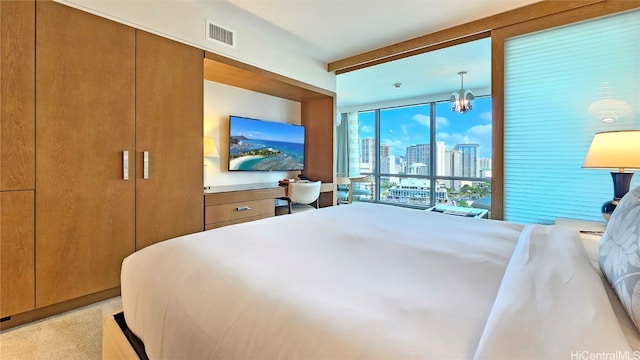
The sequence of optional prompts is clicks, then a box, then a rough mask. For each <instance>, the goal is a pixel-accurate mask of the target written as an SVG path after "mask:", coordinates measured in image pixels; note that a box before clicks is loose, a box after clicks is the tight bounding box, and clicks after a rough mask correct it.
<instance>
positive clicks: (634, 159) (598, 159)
mask: <svg viewBox="0 0 640 360" xmlns="http://www.w3.org/2000/svg"><path fill="white" fill-rule="evenodd" d="M582 167H583V168H599V169H619V171H620V172H624V169H625V168H626V169H640V130H621V131H607V132H600V133H597V134H595V135H594V137H593V141H592V142H591V146H590V147H589V151H588V152H587V156H586V157H585V159H584V163H583V164H582Z"/></svg>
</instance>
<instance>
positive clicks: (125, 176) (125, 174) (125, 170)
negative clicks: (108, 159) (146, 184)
mask: <svg viewBox="0 0 640 360" xmlns="http://www.w3.org/2000/svg"><path fill="white" fill-rule="evenodd" d="M122 180H129V152H128V151H127V150H124V151H122Z"/></svg>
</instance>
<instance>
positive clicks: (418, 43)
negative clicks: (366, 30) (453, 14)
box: [327, 0, 610, 74]
mask: <svg viewBox="0 0 640 360" xmlns="http://www.w3.org/2000/svg"><path fill="white" fill-rule="evenodd" d="M602 1H607V0H576V1H573V0H570V1H566V0H545V1H541V2H538V3H534V4H531V5H527V6H523V7H521V8H518V9H514V10H510V11H506V12H503V13H500V14H497V15H493V16H489V17H486V18H482V19H479V20H475V21H472V22H469V23H466V24H462V25H457V26H454V27H450V28H447V29H444V30H440V31H436V32H434V33H430V34H427V35H423V36H419V37H417V38H413V39H410V40H406V41H402V42H399V43H397V44H393V45H389V46H385V47H382V48H379V49H376V50H371V51H368V52H365V53H362V54H359V55H354V56H351V57H348V58H345V59H342V60H337V61H334V62H331V63H329V64H328V66H327V70H328V71H329V72H332V71H334V72H336V73H337V74H341V73H345V72H349V71H353V70H357V69H362V68H365V67H369V66H372V65H377V64H381V63H385V62H388V61H393V60H398V59H401V58H405V57H408V56H413V55H416V54H420V53H424V52H428V51H431V50H437V49H440V48H443V47H447V46H450V45H455V44H456V43H461V42H466V41H470V40H474V39H475V38H477V37H486V34H488V33H490V31H491V30H494V29H498V28H501V27H505V26H510V25H514V24H517V23H521V22H525V21H529V20H533V19H537V18H540V17H543V16H547V15H551V14H556V13H560V12H563V11H567V10H571V9H575V8H579V7H582V6H587V5H590V4H593V3H597V2H602ZM609 1H610V0H609Z"/></svg>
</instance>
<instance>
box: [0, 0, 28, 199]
mask: <svg viewBox="0 0 640 360" xmlns="http://www.w3.org/2000/svg"><path fill="white" fill-rule="evenodd" d="M34 36H35V2H33V1H0V44H1V45H2V46H0V118H1V119H2V122H1V123H0V190H24V189H33V186H34V146H35V144H34V138H35V129H34V127H35V123H34V110H33V104H34V95H35V89H34V76H35V70H34V66H35V40H34Z"/></svg>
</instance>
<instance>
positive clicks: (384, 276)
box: [122, 203, 629, 359]
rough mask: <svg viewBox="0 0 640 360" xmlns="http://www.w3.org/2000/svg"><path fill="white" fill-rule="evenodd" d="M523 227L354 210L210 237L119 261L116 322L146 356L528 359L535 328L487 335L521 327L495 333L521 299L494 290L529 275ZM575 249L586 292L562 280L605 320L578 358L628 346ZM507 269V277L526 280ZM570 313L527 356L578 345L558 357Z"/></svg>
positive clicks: (568, 238)
mask: <svg viewBox="0 0 640 360" xmlns="http://www.w3.org/2000/svg"><path fill="white" fill-rule="evenodd" d="M523 228H524V227H523V226H522V225H518V224H512V223H507V222H499V221H491V220H484V219H468V218H461V217H455V216H449V215H443V214H437V213H433V212H426V211H418V210H411V209H404V208H397V207H392V206H383V205H373V204H366V203H355V204H351V205H347V206H337V207H330V208H323V209H320V210H316V211H311V212H304V213H300V214H294V215H287V216H280V217H275V218H270V219H264V220H259V221H255V222H251V223H244V224H239V225H234V226H229V227H224V228H219V229H215V230H210V231H206V232H203V233H197V234H193V235H189V236H185V237H181V238H176V239H173V240H169V241H165V242H162V243H159V244H156V245H153V246H150V247H147V248H145V249H143V250H141V251H139V252H136V253H134V254H133V255H131V256H129V257H128V258H127V259H125V261H124V263H123V268H122V302H123V309H124V314H125V319H126V321H127V323H128V325H129V327H130V329H131V330H132V331H133V332H134V333H135V334H136V335H137V336H138V337H140V338H141V339H142V340H143V342H144V343H145V347H146V351H147V354H148V355H149V357H150V358H152V359H160V358H220V359H229V358H292V357H295V358H305V359H310V358H343V359H344V358H395V359H398V358H437V359H444V358H447V359H470V358H473V357H478V358H487V357H493V355H495V354H500V355H504V354H510V355H518V354H520V357H530V356H527V354H529V352H526V353H525V352H519V353H515V354H514V349H516V350H517V349H519V348H518V345H517V344H516V343H515V341H521V342H522V341H525V342H528V341H531V338H530V337H531V336H535V335H536V331H537V330H536V329H537V328H533V330H530V331H528V332H527V333H526V336H524V335H522V332H519V333H520V335H522V336H520V335H518V336H513V337H512V343H511V344H510V346H509V347H508V348H506V349H505V348H504V347H503V346H498V345H503V344H500V340H499V337H496V336H494V335H492V333H495V334H499V336H504V334H505V331H506V333H509V334H510V332H509V328H510V327H511V328H514V327H521V326H525V327H526V326H527V323H522V322H517V321H516V322H514V323H513V324H511V325H505V326H499V325H498V324H502V323H503V322H504V319H505V318H506V319H510V321H513V319H512V318H510V317H509V314H510V311H511V310H510V309H511V308H510V307H509V306H507V305H508V303H509V302H514V301H515V300H517V299H519V296H518V292H519V291H524V290H526V291H531V289H528V288H527V287H526V286H525V287H524V288H523V287H522V286H524V285H517V284H516V285H514V284H511V285H508V284H503V281H502V279H503V275H504V274H505V270H506V269H508V268H509V269H512V268H513V269H517V270H518V271H525V272H529V271H531V270H532V269H533V268H531V267H529V266H527V265H522V262H523V261H524V264H527V258H526V257H525V258H524V260H523V257H522V255H520V256H517V257H516V258H518V259H519V262H520V263H519V264H514V265H509V263H510V258H511V255H512V253H513V252H514V248H516V244H518V239H520V238H521V237H522V236H521V234H522V233H523V232H522V230H523ZM554 228H555V227H554ZM524 233H525V234H526V233H527V232H524ZM529 233H530V231H529ZM551 235H552V237H553V239H554V241H558V242H561V241H565V242H567V243H569V244H572V243H575V242H578V244H579V241H580V240H579V239H578V238H577V233H576V234H567V233H566V232H563V233H552V234H551ZM573 235H575V237H574V236H573ZM536 236H537V235H536ZM525 238H527V239H528V238H529V237H528V236H525ZM525 241H531V240H530V239H528V240H525ZM519 246H524V245H519ZM566 248H567V249H570V250H567V251H574V250H575V248H576V246H571V245H569V246H566ZM563 251H564V250H563ZM575 251H577V253H576V255H572V256H574V257H576V258H577V259H582V261H584V262H586V264H587V265H588V266H587V267H586V268H585V267H584V266H578V269H579V271H580V272H584V271H586V272H587V273H589V271H590V273H591V274H592V275H595V276H594V277H592V276H590V275H580V276H577V278H580V279H581V281H585V282H586V284H585V283H582V282H581V283H572V282H570V283H571V285H572V286H573V289H574V290H575V291H581V290H580V289H582V288H583V287H587V288H589V291H590V293H589V295H588V298H587V299H585V298H583V297H582V296H580V300H581V301H582V303H584V304H585V305H582V306H581V307H580V310H579V311H581V312H584V311H585V310H584V309H585V308H586V309H590V310H589V311H593V312H596V310H595V309H598V310H597V314H598V318H599V321H600V322H599V324H600V323H602V324H604V325H606V328H605V329H606V331H600V330H598V329H596V330H593V331H591V332H590V333H589V334H588V335H589V336H597V337H600V339H599V340H598V341H597V344H598V346H597V347H594V348H591V347H589V346H588V344H589V343H590V340H589V338H588V337H585V338H581V339H580V342H579V343H576V344H575V345H576V346H577V347H579V348H576V351H592V350H593V351H596V350H597V351H605V350H606V351H629V348H628V345H626V340H625V339H624V336H623V335H622V333H621V331H620V329H619V326H618V325H617V322H616V320H615V316H614V315H613V311H612V310H611V307H610V306H609V305H608V304H607V303H604V305H603V302H602V296H604V298H605V299H606V295H605V292H604V289H603V287H602V283H601V282H600V279H599V277H598V276H597V274H596V273H595V271H594V270H593V268H592V267H591V266H590V263H589V260H588V258H587V257H586V254H585V252H584V249H582V247H580V249H579V250H575ZM580 251H581V252H580ZM516 253H517V252H516ZM547 255H548V253H543V256H547ZM578 262H580V260H578ZM542 264H545V262H544V261H543V262H542ZM534 268H535V267H534ZM537 268H541V269H544V268H546V266H537ZM511 271H512V272H516V270H511ZM517 273H518V272H516V275H511V277H512V278H518V277H522V276H523V275H517ZM543 276H544V274H543ZM570 278H575V276H570ZM583 278H584V279H583ZM543 280H544V278H543ZM593 281H596V282H598V284H599V287H598V286H594V285H593ZM537 283H545V281H538V282H536V284H537ZM556 285H557V286H560V287H562V286H563V282H560V283H559V284H556ZM510 287H513V288H514V290H510V289H509V288H510ZM523 289H524V290H523ZM576 289H577V290H576ZM574 290H572V291H574ZM545 291H550V292H551V293H550V294H553V293H555V292H556V291H560V290H558V289H553V288H549V289H547V290H545ZM569 293H571V291H569ZM592 293H595V294H596V295H595V296H592V295H593V294H592ZM499 294H501V297H500V298H498V299H496V296H498V295H499ZM598 294H599V295H598ZM523 296H524V297H525V298H529V297H530V294H526V295H525V294H523ZM537 296H544V293H538V294H537ZM550 298H553V297H552V296H550ZM568 298H569V297H568ZM568 298H567V299H568ZM503 299H504V300H503ZM590 299H594V300H590ZM521 300H522V299H521ZM567 301H569V300H567ZM516 303H517V301H516ZM561 305H562V306H564V307H566V306H567V302H562V303H561ZM549 306H550V307H552V308H553V306H554V302H553V301H552V302H550V303H549ZM571 308H574V309H577V308H576V307H571V306H569V309H563V310H562V311H553V312H552V314H553V316H556V315H557V314H564V313H565V310H566V319H564V317H565V315H563V316H561V317H559V318H558V317H557V316H556V318H555V320H554V321H555V324H556V326H555V327H549V328H547V327H545V328H544V331H545V334H544V337H548V336H553V337H555V339H556V341H554V342H552V343H551V344H537V343H536V345H535V347H538V346H545V347H546V346H548V347H549V349H545V350H543V351H544V353H546V354H554V355H558V354H562V352H565V351H566V348H567V346H568V348H573V347H572V346H573V345H574V344H573V343H570V342H572V341H575V337H567V338H566V341H565V342H564V345H563V347H562V348H561V349H557V344H558V343H563V341H562V339H561V338H560V337H561V336H565V333H566V331H561V329H562V326H563V324H567V326H569V324H575V321H574V319H575V318H576V317H579V314H577V313H576V311H577V310H576V311H574V310H572V309H571ZM601 308H602V309H601ZM517 310H518V311H519V312H520V313H511V315H513V316H516V317H519V318H521V319H531V318H532V319H534V320H535V319H536V316H543V315H544V316H548V315H549V314H546V313H544V312H542V313H541V314H535V315H523V313H522V312H530V311H531V309H530V307H529V306H520V307H517ZM538 310H539V309H538ZM556 310H557V309H556ZM523 316H524V317H523ZM488 319H499V321H496V320H491V321H490V322H489V323H487V320H488ZM500 319H502V320H500ZM505 323H508V321H506V322H505ZM611 329H613V330H611ZM616 329H617V330H616ZM550 331H555V332H558V334H555V333H554V334H551V333H549V332H550ZM538 335H539V336H542V334H538ZM479 344H480V345H481V346H480V347H478V345H479ZM567 344H568V345H567ZM583 345H584V346H583ZM524 348H525V347H522V346H521V347H520V349H524ZM602 349H605V350H602ZM558 351H560V352H561V353H558ZM569 356H570V354H567V355H566V356H565V357H564V358H569Z"/></svg>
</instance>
